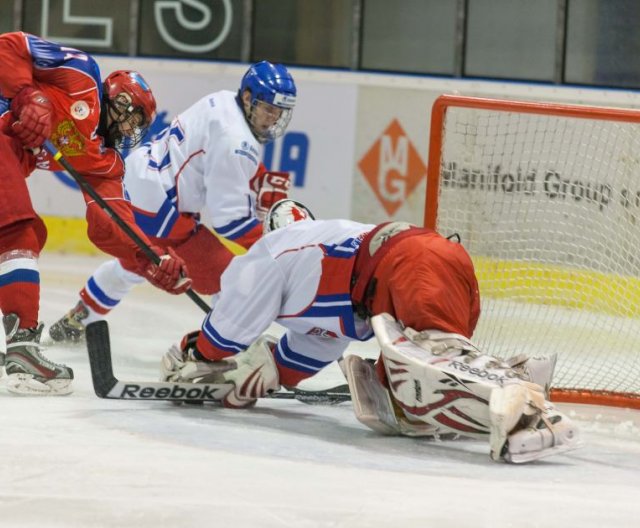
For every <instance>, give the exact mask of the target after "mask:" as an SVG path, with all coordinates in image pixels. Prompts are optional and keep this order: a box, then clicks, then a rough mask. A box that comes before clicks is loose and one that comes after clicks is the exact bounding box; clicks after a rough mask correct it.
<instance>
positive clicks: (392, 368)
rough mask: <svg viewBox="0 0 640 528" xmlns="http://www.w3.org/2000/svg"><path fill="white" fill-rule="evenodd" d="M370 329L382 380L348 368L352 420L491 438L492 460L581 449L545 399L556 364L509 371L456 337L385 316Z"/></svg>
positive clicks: (403, 430) (355, 363)
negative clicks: (404, 324) (419, 329)
mask: <svg viewBox="0 0 640 528" xmlns="http://www.w3.org/2000/svg"><path fill="white" fill-rule="evenodd" d="M371 323H372V326H373V330H374V332H375V335H376V338H377V339H378V342H379V344H380V347H381V348H382V351H381V359H380V360H379V361H382V363H380V364H379V365H378V366H379V367H383V369H379V373H380V374H381V376H382V378H383V379H382V381H380V380H378V378H377V377H376V376H373V375H372V369H371V368H365V367H366V365H364V364H363V363H362V360H358V359H359V358H358V359H355V360H351V358H347V361H346V362H345V364H346V367H347V378H348V381H349V388H350V390H351V394H352V398H353V400H354V411H355V412H356V417H357V418H358V419H359V420H360V421H361V422H362V423H364V424H365V425H367V426H368V427H370V428H371V429H374V430H377V431H379V432H383V433H387V434H406V435H412V436H418V435H425V434H432V435H441V434H451V433H453V434H456V435H461V436H467V437H472V438H487V437H488V438H489V444H490V450H491V458H492V459H493V460H504V461H506V462H511V463H522V462H529V461H531V460H536V459H538V458H542V457H545V456H550V455H553V454H556V453H559V452H562V451H567V450H569V449H575V448H577V447H580V446H581V445H582V443H581V441H580V435H579V431H578V429H577V428H576V427H575V425H574V424H573V423H572V422H571V420H569V418H567V417H566V416H565V415H564V414H562V413H561V412H560V411H558V410H557V409H556V408H555V407H554V405H553V404H551V403H550V402H549V401H547V400H546V399H545V395H544V389H543V387H544V386H545V385H548V384H549V383H550V380H551V375H552V370H553V365H554V364H555V358H548V359H543V358H536V359H535V360H532V361H531V364H530V365H527V363H528V361H524V362H523V361H522V360H521V359H519V360H518V362H517V365H518V367H517V368H516V369H514V368H511V366H510V365H509V364H508V363H506V362H503V361H501V360H500V359H497V358H495V357H492V356H489V355H486V354H483V353H481V352H480V351H479V350H478V349H477V348H476V347H475V346H474V345H473V344H472V343H471V342H470V341H469V340H468V339H467V338H465V337H464V336H461V335H458V334H451V333H446V332H440V331H437V330H426V331H423V332H416V331H415V330H413V329H412V328H403V327H402V325H401V324H400V323H398V322H397V321H396V320H395V319H394V318H393V317H392V316H390V315H389V314H381V315H377V316H375V317H373V318H372V320H371ZM534 375H535V376H537V379H534V377H535V376H534ZM420 425H421V426H420Z"/></svg>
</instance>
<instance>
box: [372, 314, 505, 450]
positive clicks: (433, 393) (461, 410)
mask: <svg viewBox="0 0 640 528" xmlns="http://www.w3.org/2000/svg"><path fill="white" fill-rule="evenodd" d="M372 326H373V329H374V332H375V334H376V338H377V339H378V342H379V343H380V346H381V348H382V356H383V360H384V366H385V372H386V374H387V378H388V382H389V388H390V391H391V394H392V396H393V398H394V400H395V402H396V403H397V404H398V405H399V406H400V407H401V408H402V409H403V411H404V413H405V415H406V416H408V417H409V418H410V419H411V420H420V421H422V422H426V423H427V424H430V425H431V426H433V427H435V428H437V429H438V430H439V432H440V433H454V434H459V435H464V436H470V437H481V438H486V437H487V436H488V435H489V432H490V417H489V399H490V397H491V391H492V390H493V389H494V388H495V387H496V386H498V383H497V382H496V381H491V379H493V378H496V379H497V378H498V377H499V374H498V373H495V372H493V371H490V370H489V369H488V368H484V369H481V368H479V367H478V368H476V367H473V369H471V368H470V367H469V365H467V364H466V363H464V361H462V360H460V361H458V359H459V358H460V357H461V354H463V353H464V351H465V350H467V348H469V347H472V345H469V344H467V341H468V340H465V338H463V337H462V336H455V334H443V333H442V332H439V333H438V334H442V336H443V339H444V340H445V341H446V346H445V347H440V345H441V344H442V343H441V342H434V343H433V347H434V348H436V349H437V350H442V353H441V354H438V353H433V352H430V350H431V349H432V347H431V344H430V343H427V342H426V340H423V341H421V342H420V343H419V344H418V343H415V342H413V341H411V339H410V338H409V337H408V336H407V334H405V332H404V329H403V328H402V327H401V326H400V324H399V323H398V322H397V321H396V320H395V319H393V317H391V316H389V315H388V314H382V315H379V316H375V317H373V318H372ZM414 334H416V332H414ZM421 334H422V333H421ZM410 335H411V334H410ZM452 336H453V337H452ZM458 341H460V342H461V343H462V344H461V345H460V348H458V352H457V355H456V353H455V352H454V351H453V348H452V346H454V345H455V343H452V342H458ZM462 347H467V348H464V350H463V348H462ZM474 357H476V358H478V359H479V360H480V364H484V363H483V362H484V361H485V359H486V358H488V356H474ZM456 361H457V362H458V363H459V364H460V365H461V366H462V367H464V368H460V369H457V368H455V367H452V364H453V363H454V362H456ZM471 370H473V371H474V372H476V371H477V373H478V374H477V375H476V376H473V375H466V374H468V373H469V372H471ZM487 378H490V379H487Z"/></svg>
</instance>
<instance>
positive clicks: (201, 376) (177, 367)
mask: <svg viewBox="0 0 640 528" xmlns="http://www.w3.org/2000/svg"><path fill="white" fill-rule="evenodd" d="M199 335H200V332H199V331H195V332H191V333H189V334H187V335H186V336H184V337H183V338H182V341H181V343H180V346H179V347H178V346H176V345H173V346H172V347H171V348H170V349H169V351H168V352H167V353H165V355H164V357H163V358H162V363H161V366H160V368H161V372H162V377H161V380H162V381H171V382H187V383H231V384H233V386H234V389H233V390H232V391H231V392H229V394H227V395H226V396H225V397H224V399H223V400H222V404H223V405H224V406H225V407H228V408H232V409H239V408H244V407H251V406H253V405H255V403H256V400H257V398H262V397H264V396H266V395H267V394H269V393H271V392H275V391H278V390H280V384H279V383H278V378H279V377H278V369H277V367H276V363H275V360H274V358H273V354H272V352H271V351H272V349H273V347H274V346H275V344H276V342H277V340H276V339H275V338H274V337H272V336H269V335H263V336H261V337H260V338H258V339H257V340H256V341H255V342H254V343H253V344H252V345H251V346H250V347H249V348H247V349H246V350H245V351H243V352H240V353H238V354H236V355H235V356H232V357H228V358H225V359H222V360H220V361H208V360H205V359H204V358H203V356H202V355H201V354H200V353H199V352H198V349H197V347H196V342H197V341H198V336H199Z"/></svg>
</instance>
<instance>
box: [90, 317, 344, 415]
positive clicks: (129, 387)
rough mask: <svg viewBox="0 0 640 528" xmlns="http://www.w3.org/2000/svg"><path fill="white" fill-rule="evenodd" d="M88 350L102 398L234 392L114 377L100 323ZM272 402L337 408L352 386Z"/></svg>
mask: <svg viewBox="0 0 640 528" xmlns="http://www.w3.org/2000/svg"><path fill="white" fill-rule="evenodd" d="M86 337H87V350H88V352H89V365H90V367H91V380H92V382H93V390H94V391H95V393H96V395H97V396H98V397H99V398H107V399H113V400H142V401H144V400H166V401H183V402H190V403H193V402H205V401H208V402H220V401H221V400H222V399H223V398H224V397H225V396H226V395H227V394H228V393H229V392H230V391H231V390H233V385H232V384H230V383H172V382H151V381H120V380H119V379H117V378H116V377H115V375H114V374H113V363H112V361H111V344H110V340H109V325H108V324H107V322H106V321H96V322H94V323H90V324H88V325H87V329H86ZM268 397H269V398H279V399H283V398H284V399H295V400H300V401H301V402H304V403H308V404H324V405H334V404H337V403H341V402H345V401H350V400H351V395H350V394H349V387H348V385H340V386H338V387H335V388H332V389H327V390H321V391H304V390H300V389H296V390H293V391H283V392H276V393H273V394H271V395H269V396H268Z"/></svg>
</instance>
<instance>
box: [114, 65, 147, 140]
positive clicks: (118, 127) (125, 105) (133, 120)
mask: <svg viewBox="0 0 640 528" xmlns="http://www.w3.org/2000/svg"><path fill="white" fill-rule="evenodd" d="M103 94H104V95H103V98H104V101H105V103H106V106H107V114H108V115H109V117H110V123H108V125H107V134H106V136H107V137H106V138H105V139H106V142H107V146H109V147H113V148H133V147H135V146H136V145H138V144H139V143H140V142H141V141H142V138H143V137H144V135H145V134H146V132H147V130H148V129H149V127H150V126H151V124H152V123H153V121H154V119H155V118H156V100H155V97H154V96H153V93H152V92H151V88H149V85H148V84H147V82H146V81H145V80H144V78H143V77H142V75H140V74H139V73H138V72H136V71H130V70H117V71H114V72H113V73H111V74H110V75H109V76H108V77H107V78H106V79H105V80H104V83H103Z"/></svg>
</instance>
